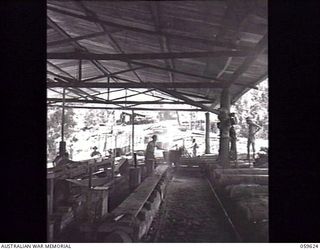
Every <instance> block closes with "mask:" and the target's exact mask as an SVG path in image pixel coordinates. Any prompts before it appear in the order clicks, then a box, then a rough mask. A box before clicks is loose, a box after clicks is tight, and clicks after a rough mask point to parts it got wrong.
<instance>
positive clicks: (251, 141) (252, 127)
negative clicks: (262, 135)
mask: <svg viewBox="0 0 320 250" xmlns="http://www.w3.org/2000/svg"><path fill="white" fill-rule="evenodd" d="M246 122H247V124H248V125H249V127H248V144H247V150H248V151H247V152H248V154H247V158H248V159H250V145H252V151H253V159H254V156H255V134H256V133H257V132H258V131H259V130H260V129H261V126H259V125H258V124H256V123H254V122H253V121H252V120H251V118H250V117H247V118H246Z"/></svg>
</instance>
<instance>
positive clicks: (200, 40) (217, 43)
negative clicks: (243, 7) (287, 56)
mask: <svg viewBox="0 0 320 250" xmlns="http://www.w3.org/2000/svg"><path fill="white" fill-rule="evenodd" d="M47 9H48V10H50V11H54V12H57V13H61V14H64V15H68V16H72V17H76V18H80V19H83V20H86V21H90V22H95V23H101V24H104V25H107V26H110V27H117V28H120V29H122V30H130V31H134V32H140V33H145V34H151V35H164V36H166V37H168V38H174V39H180V40H182V41H184V40H189V41H194V42H198V43H202V44H205V45H209V46H219V47H224V48H230V49H241V48H248V47H244V46H238V45H236V44H234V43H228V42H221V41H214V40H208V39H203V38H199V37H190V36H186V35H181V34H173V33H168V32H159V31H154V30H148V29H144V28H139V27H133V26H128V25H123V24H120V23H114V22H110V21H106V20H101V19H99V18H98V17H93V16H84V15H81V14H76V13H72V12H70V11H66V10H62V9H58V8H55V7H53V6H52V5H51V4H48V6H47Z"/></svg>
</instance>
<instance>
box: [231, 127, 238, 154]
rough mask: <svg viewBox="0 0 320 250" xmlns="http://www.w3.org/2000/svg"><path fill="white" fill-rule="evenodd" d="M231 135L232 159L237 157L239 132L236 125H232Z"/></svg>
mask: <svg viewBox="0 0 320 250" xmlns="http://www.w3.org/2000/svg"><path fill="white" fill-rule="evenodd" d="M229 137H230V152H229V156H230V159H231V160H236V159H237V134H236V130H235V129H234V126H233V125H231V127H230V130H229Z"/></svg>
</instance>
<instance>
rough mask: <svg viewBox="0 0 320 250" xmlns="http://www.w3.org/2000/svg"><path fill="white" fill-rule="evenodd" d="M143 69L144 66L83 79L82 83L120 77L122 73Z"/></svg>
mask: <svg viewBox="0 0 320 250" xmlns="http://www.w3.org/2000/svg"><path fill="white" fill-rule="evenodd" d="M143 68H146V67H145V66H138V67H135V68H131V69H125V70H121V71H117V72H113V73H111V74H106V75H100V76H95V77H91V78H87V79H83V81H84V82H87V81H92V80H98V79H102V78H106V77H111V76H115V75H120V74H123V73H127V72H131V71H133V70H138V69H143Z"/></svg>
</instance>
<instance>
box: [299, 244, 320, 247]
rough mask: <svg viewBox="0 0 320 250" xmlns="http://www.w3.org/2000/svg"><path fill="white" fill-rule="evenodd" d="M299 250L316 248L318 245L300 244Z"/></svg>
mask: <svg viewBox="0 0 320 250" xmlns="http://www.w3.org/2000/svg"><path fill="white" fill-rule="evenodd" d="M300 248H318V244H314V243H312V244H300Z"/></svg>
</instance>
